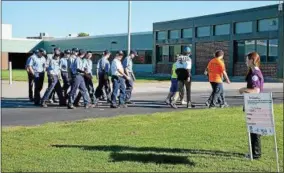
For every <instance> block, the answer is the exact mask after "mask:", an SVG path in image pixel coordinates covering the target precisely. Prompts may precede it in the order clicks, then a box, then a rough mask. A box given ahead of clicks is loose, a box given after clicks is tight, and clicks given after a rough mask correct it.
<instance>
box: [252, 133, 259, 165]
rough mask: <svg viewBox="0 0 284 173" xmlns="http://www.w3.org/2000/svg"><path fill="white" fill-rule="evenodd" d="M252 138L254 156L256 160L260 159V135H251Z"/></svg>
mask: <svg viewBox="0 0 284 173" xmlns="http://www.w3.org/2000/svg"><path fill="white" fill-rule="evenodd" d="M250 137H251V148H252V156H253V158H254V159H259V158H260V157H261V141H260V135H258V134H255V133H251V134H250Z"/></svg>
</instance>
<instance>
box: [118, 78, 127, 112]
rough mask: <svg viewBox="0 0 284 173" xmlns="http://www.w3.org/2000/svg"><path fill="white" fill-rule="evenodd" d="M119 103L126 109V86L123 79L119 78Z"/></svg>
mask: <svg viewBox="0 0 284 173" xmlns="http://www.w3.org/2000/svg"><path fill="white" fill-rule="evenodd" d="M119 92H120V94H119V103H120V105H121V106H122V107H126V105H125V103H126V102H125V100H126V98H125V97H126V86H125V79H124V78H123V77H120V78H119Z"/></svg>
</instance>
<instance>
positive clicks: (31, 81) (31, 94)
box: [28, 73, 34, 101]
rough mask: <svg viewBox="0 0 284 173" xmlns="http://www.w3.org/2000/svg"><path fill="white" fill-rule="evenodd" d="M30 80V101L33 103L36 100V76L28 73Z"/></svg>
mask: <svg viewBox="0 0 284 173" xmlns="http://www.w3.org/2000/svg"><path fill="white" fill-rule="evenodd" d="M28 80H29V99H30V100H31V101H32V100H33V99H34V92H33V90H34V89H33V87H34V75H33V74H31V73H28Z"/></svg>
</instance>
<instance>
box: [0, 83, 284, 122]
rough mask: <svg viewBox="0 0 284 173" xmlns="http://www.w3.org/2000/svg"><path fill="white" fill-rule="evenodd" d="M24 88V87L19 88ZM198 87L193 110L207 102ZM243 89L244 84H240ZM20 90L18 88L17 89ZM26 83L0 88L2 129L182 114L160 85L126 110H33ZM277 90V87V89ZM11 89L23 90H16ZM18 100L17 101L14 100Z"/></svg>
mask: <svg viewBox="0 0 284 173" xmlns="http://www.w3.org/2000/svg"><path fill="white" fill-rule="evenodd" d="M21 85H23V86H21ZM204 85H205V83H200V84H199V85H195V86H194V87H193V94H192V100H193V101H194V102H195V104H196V106H197V107H196V108H195V109H202V108H205V105H204V102H205V100H206V99H207V98H208V95H209V93H210V88H208V86H207V85H208V84H206V86H204ZM239 85H243V84H239ZM19 86H21V87H19ZM25 86H26V85H25V83H18V84H13V86H9V85H5V84H4V85H2V87H3V88H2V99H1V101H2V103H1V104H2V105H1V107H2V125H3V126H14V125H39V124H43V123H48V122H56V121H73V120H81V119H87V118H98V117H113V116H118V115H136V114H150V113H155V112H169V111H180V110H185V109H186V108H185V107H184V106H180V108H179V109H178V110H174V109H172V108H170V107H169V106H168V105H166V104H165V103H164V102H163V100H164V99H165V97H166V94H167V91H168V83H159V84H138V85H137V87H136V90H135V91H136V92H135V93H134V95H133V100H134V103H135V104H133V105H130V106H129V108H126V109H123V108H120V109H110V108H109V105H107V104H106V103H105V102H102V103H101V105H100V106H99V108H90V109H84V108H77V109H75V110H69V109H67V108H66V107H57V106H56V105H50V106H49V107H48V108H41V107H35V106H34V105H33V104H32V103H31V102H29V101H28V100H27V99H26V98H25V97H23V95H25V94H26V88H25ZM279 86H280V85H279ZM234 87H235V88H237V87H239V86H238V85H237V86H236V85H235V86H231V87H227V88H228V90H227V92H226V96H227V98H226V99H227V102H228V103H229V104H230V105H231V106H237V105H242V104H243V98H242V97H241V96H239V95H237V92H236V90H235V89H234ZM13 88H22V89H19V90H15V89H13ZM267 91H270V90H267ZM273 92H275V93H274V101H275V103H282V101H283V89H282V88H281V86H280V87H275V88H273ZM18 95H19V96H21V97H16V96H18Z"/></svg>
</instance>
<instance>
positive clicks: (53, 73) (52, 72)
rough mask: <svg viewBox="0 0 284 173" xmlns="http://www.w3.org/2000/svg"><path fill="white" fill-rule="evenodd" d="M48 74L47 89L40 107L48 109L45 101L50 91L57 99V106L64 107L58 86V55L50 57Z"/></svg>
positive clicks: (63, 100) (64, 102)
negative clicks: (54, 93)
mask: <svg viewBox="0 0 284 173" xmlns="http://www.w3.org/2000/svg"><path fill="white" fill-rule="evenodd" d="M47 72H48V82H49V83H50V85H48V88H47V89H46V91H45V93H44V95H43V97H42V107H45V108H46V107H48V106H47V101H48V99H49V96H50V95H51V94H52V91H55V92H56V94H57V95H58V97H59V106H66V99H65V98H64V97H63V92H62V88H61V84H60V81H59V79H60V73H61V71H60V54H59V53H55V54H54V56H53V57H52V59H51V61H50V62H49V65H48V67H47Z"/></svg>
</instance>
